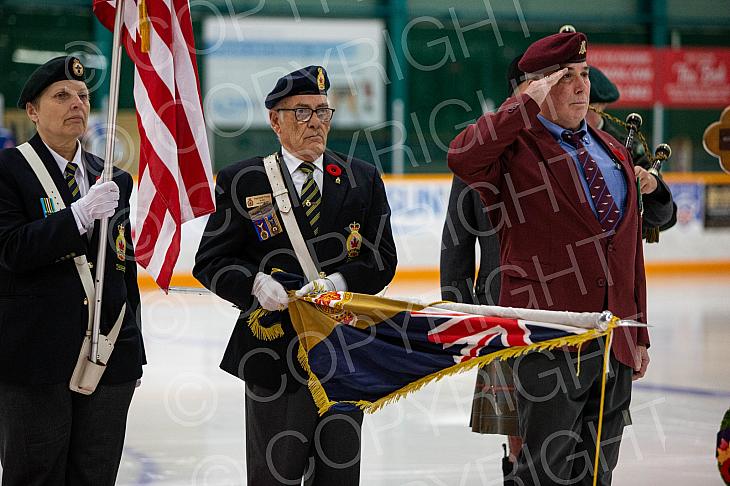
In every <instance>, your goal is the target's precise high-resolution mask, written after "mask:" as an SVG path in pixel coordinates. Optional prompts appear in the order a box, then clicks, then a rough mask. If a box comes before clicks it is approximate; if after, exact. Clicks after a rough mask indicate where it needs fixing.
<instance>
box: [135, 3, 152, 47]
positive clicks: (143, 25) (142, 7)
mask: <svg viewBox="0 0 730 486" xmlns="http://www.w3.org/2000/svg"><path fill="white" fill-rule="evenodd" d="M137 7H138V10H139V41H140V50H141V51H142V52H150V17H149V15H147V4H146V3H145V0H139V2H138V3H137Z"/></svg>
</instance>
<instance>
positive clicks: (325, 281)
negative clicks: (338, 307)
mask: <svg viewBox="0 0 730 486" xmlns="http://www.w3.org/2000/svg"><path fill="white" fill-rule="evenodd" d="M335 290H337V289H336V288H335V284H334V283H332V280H330V279H329V278H318V279H317V280H312V281H311V282H309V283H308V284H306V285H305V286H304V287H302V288H301V289H299V290H297V292H296V294H294V295H296V296H297V297H304V296H305V295H307V294H311V293H315V294H321V293H322V292H332V291H335Z"/></svg>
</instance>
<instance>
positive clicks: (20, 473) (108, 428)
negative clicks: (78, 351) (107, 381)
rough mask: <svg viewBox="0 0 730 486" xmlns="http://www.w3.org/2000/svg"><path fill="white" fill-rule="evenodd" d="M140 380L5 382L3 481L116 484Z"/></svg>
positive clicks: (1, 402) (0, 441) (0, 443)
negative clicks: (78, 385)
mask: <svg viewBox="0 0 730 486" xmlns="http://www.w3.org/2000/svg"><path fill="white" fill-rule="evenodd" d="M135 384H136V382H134V381H132V382H129V383H124V384H121V385H100V386H99V387H98V388H97V390H96V391H95V392H94V393H93V394H91V395H89V396H86V395H81V394H78V393H74V392H72V391H71V390H69V389H68V384H67V383H61V384H57V385H11V384H7V383H0V463H2V466H3V471H2V486H49V485H53V486H56V485H68V486H72V485H73V486H86V485H88V486H92V485H93V486H107V485H108V486H112V485H113V484H114V482H115V481H116V477H117V471H118V469H119V461H120V459H121V457H122V447H123V445H124V434H125V429H126V425H127V411H128V410H129V405H130V402H131V400H132V394H133V393H134V388H135Z"/></svg>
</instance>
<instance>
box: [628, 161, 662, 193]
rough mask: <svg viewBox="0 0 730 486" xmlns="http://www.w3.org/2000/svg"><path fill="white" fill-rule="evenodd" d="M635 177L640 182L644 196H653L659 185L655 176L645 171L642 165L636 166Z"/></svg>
mask: <svg viewBox="0 0 730 486" xmlns="http://www.w3.org/2000/svg"><path fill="white" fill-rule="evenodd" d="M634 175H636V178H637V179H638V180H639V186H640V188H641V193H642V194H651V193H652V192H654V191H656V188H657V186H658V185H659V183H658V182H657V180H656V177H655V176H654V174H652V173H651V172H649V171H648V170H646V169H644V168H643V167H641V166H640V165H635V166H634Z"/></svg>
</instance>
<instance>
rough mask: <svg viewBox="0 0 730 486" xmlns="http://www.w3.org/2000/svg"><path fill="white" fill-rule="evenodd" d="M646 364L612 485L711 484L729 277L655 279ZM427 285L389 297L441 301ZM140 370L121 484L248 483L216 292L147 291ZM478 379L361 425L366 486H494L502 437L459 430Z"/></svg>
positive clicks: (722, 404)
mask: <svg viewBox="0 0 730 486" xmlns="http://www.w3.org/2000/svg"><path fill="white" fill-rule="evenodd" d="M648 288H649V320H650V323H651V324H652V325H653V326H655V327H654V328H653V329H652V330H651V338H652V346H651V349H650V355H651V360H652V361H651V365H650V368H649V371H648V375H647V376H646V377H645V378H644V379H643V380H641V381H639V382H636V384H635V387H634V393H633V401H632V406H631V413H632V416H633V421H634V425H633V426H631V427H629V428H627V429H626V430H625V432H624V441H623V445H622V450H621V457H620V461H619V466H618V468H617V470H616V472H615V474H614V484H615V485H655V484H671V485H673V486H682V485H702V486H705V485H715V484H716V485H720V484H722V481H721V480H720V477H719V473H718V471H717V468H716V464H715V459H714V447H715V446H714V444H715V434H716V433H717V431H718V428H719V424H720V420H721V418H722V415H723V413H724V412H725V410H726V409H727V408H728V406H730V372H729V370H730V277H706V278H701V277H688V278H680V277H652V278H650V280H649V283H648ZM437 293H438V289H437V284H436V283H430V284H420V285H417V284H412V285H397V286H394V287H393V288H391V289H390V291H389V294H388V295H389V296H392V297H395V296H419V297H420V296H423V297H433V298H434V300H436V299H437V297H438V295H437ZM143 306H144V326H145V327H144V335H145V340H146V345H147V357H148V361H149V364H148V365H147V366H146V367H145V375H144V379H143V384H142V386H141V387H140V388H139V389H138V390H137V392H136V394H135V397H134V400H133V402H132V408H131V410H130V415H129V424H128V429H127V440H126V447H125V450H124V455H123V457H122V464H121V468H120V473H119V481H118V484H120V485H129V486H131V485H160V486H162V485H165V486H171V485H180V486H182V485H209V486H213V485H220V486H222V485H241V484H245V482H246V481H245V462H244V460H245V459H244V458H245V454H244V432H243V429H244V427H243V423H244V416H243V415H244V414H243V410H244V407H243V404H244V395H243V389H244V388H243V383H242V382H240V381H238V380H236V379H234V378H233V377H231V376H229V375H227V374H226V373H224V372H223V371H221V370H220V369H219V368H218V363H219V361H220V358H221V356H222V353H223V350H224V348H225V345H226V342H227V340H228V337H229V335H230V332H231V329H232V326H233V323H234V321H235V318H236V315H237V312H236V310H235V309H233V308H232V307H231V305H230V304H228V303H226V302H224V301H222V300H220V299H218V298H216V297H213V296H196V295H183V294H171V295H169V296H164V295H163V294H162V293H161V292H149V293H146V294H144V295H143ZM474 380H475V372H473V371H472V372H467V373H465V374H462V375H459V376H456V377H451V378H448V379H445V380H442V381H440V382H437V383H434V384H431V385H429V386H428V387H427V388H425V389H424V390H422V391H420V392H418V393H417V394H415V395H413V396H411V397H409V398H407V399H404V400H401V401H400V402H399V403H397V404H395V405H392V406H389V407H386V408H385V409H383V410H382V411H380V412H378V413H376V414H374V415H368V416H366V417H365V423H364V427H363V453H362V481H361V484H363V485H373V486H406V485H410V486H431V485H433V486H471V485H499V484H501V471H500V458H501V456H502V452H501V451H502V448H501V443H502V442H503V438H502V437H500V436H491V435H490V436H486V435H478V434H474V433H472V432H471V431H470V429H469V428H468V426H467V424H468V421H469V411H470V406H471V399H472V390H473V386H474Z"/></svg>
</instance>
